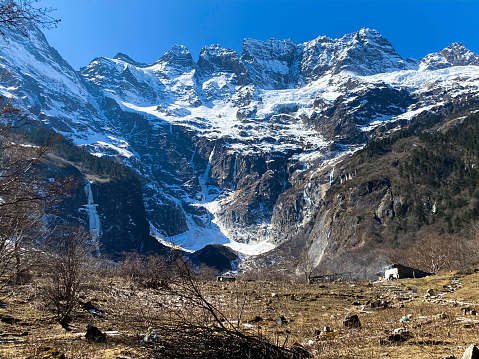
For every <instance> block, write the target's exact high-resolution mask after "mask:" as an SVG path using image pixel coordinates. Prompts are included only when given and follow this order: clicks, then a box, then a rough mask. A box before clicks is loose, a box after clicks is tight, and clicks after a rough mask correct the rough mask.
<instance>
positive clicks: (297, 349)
mask: <svg viewBox="0 0 479 359" xmlns="http://www.w3.org/2000/svg"><path fill="white" fill-rule="evenodd" d="M291 351H292V352H293V355H294V357H295V358H312V357H313V356H312V355H311V353H310V352H308V351H307V350H306V349H304V347H303V346H302V345H301V344H299V343H294V344H293V346H292V347H291Z"/></svg>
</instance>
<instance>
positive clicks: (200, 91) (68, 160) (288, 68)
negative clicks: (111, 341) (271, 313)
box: [0, 27, 479, 278]
mask: <svg viewBox="0 0 479 359" xmlns="http://www.w3.org/2000/svg"><path fill="white" fill-rule="evenodd" d="M2 31H4V33H5V38H4V39H3V40H2V43H1V50H0V58H1V60H0V61H1V63H0V66H1V68H2V71H3V72H4V73H5V74H7V75H6V76H4V77H3V78H2V81H1V83H0V96H1V99H2V101H11V103H12V104H13V105H14V106H16V107H18V108H21V109H24V110H25V111H28V112H29V113H31V115H32V117H33V118H35V119H37V120H38V121H40V122H41V123H42V125H43V126H44V127H45V128H47V129H49V130H53V131H55V132H58V133H60V134H61V135H63V137H64V140H62V146H63V152H61V151H59V152H58V153H54V154H51V155H49V156H48V158H47V160H46V161H45V171H46V172H47V173H46V175H47V176H51V177H54V176H55V175H58V174H62V175H74V176H76V178H77V179H78V183H79V186H78V188H77V190H76V192H75V194H74V196H73V197H70V198H67V199H66V200H65V201H63V202H62V203H61V204H60V208H59V214H57V216H60V217H62V218H63V219H64V220H65V221H70V222H76V223H81V224H83V225H85V226H87V227H89V228H90V232H91V233H92V236H93V237H94V238H95V239H96V240H98V241H99V244H100V247H99V248H101V250H103V251H105V252H106V253H109V254H112V255H115V254H118V253H120V252H122V251H128V250H143V251H146V250H148V251H163V250H164V246H171V245H181V248H183V249H185V251H189V252H193V251H194V253H191V254H189V255H190V256H191V258H193V259H196V260H198V261H201V262H204V263H207V264H209V265H212V266H214V267H216V268H218V269H220V270H227V269H229V268H231V266H232V265H233V267H235V266H239V267H240V268H251V267H254V266H271V267H275V268H281V269H286V270H289V271H293V272H294V271H296V272H298V273H300V272H301V273H302V272H303V271H304V270H305V268H308V270H309V269H311V268H315V267H318V268H319V267H320V268H324V270H327V271H354V272H355V273H356V275H357V276H359V277H368V278H370V277H373V275H374V273H375V272H377V271H378V270H379V269H380V268H381V267H382V266H383V265H385V264H387V263H388V261H389V254H388V253H390V252H391V251H393V250H395V249H397V248H404V246H405V245H407V244H411V243H413V242H414V241H417V240H418V238H420V237H421V236H422V235H423V233H424V231H426V230H427V231H428V232H434V233H438V234H449V235H457V236H459V237H460V238H463V239H464V241H467V239H468V238H471V236H472V235H473V234H471V232H470V231H469V230H468V229H467V228H468V227H469V226H468V224H469V223H473V221H475V220H477V219H479V205H478V202H477V197H478V196H477V192H476V187H475V184H476V182H479V180H478V178H479V174H478V173H476V171H477V168H479V159H478V155H477V154H478V152H477V151H475V148H474V147H473V146H474V144H471V146H472V147H471V148H470V147H467V146H468V145H467V144H464V143H465V142H464V143H463V142H461V141H462V140H464V136H466V137H467V135H468V134H469V135H471V136H472V135H473V134H474V133H477V131H478V130H477V125H476V123H477V120H478V118H477V117H476V115H475V113H476V112H477V111H478V108H479V106H477V105H476V104H477V103H478V100H479V56H477V55H475V54H474V53H472V52H471V51H469V50H468V49H466V48H465V47H464V46H463V45H462V44H460V43H454V44H452V45H450V46H449V47H447V48H445V49H442V50H440V51H439V52H437V53H433V54H430V55H427V56H426V57H425V58H423V59H421V60H414V59H410V58H408V59H405V60H404V59H402V58H401V56H400V55H399V54H398V53H396V51H395V50H394V48H393V46H392V45H391V44H390V43H389V41H388V40H387V39H385V38H383V37H382V36H381V35H380V34H379V33H378V32H377V31H375V30H371V29H361V30H359V31H358V32H355V33H352V34H347V35H344V36H343V37H342V38H340V39H330V38H328V37H324V36H320V37H318V38H316V39H314V40H312V41H309V42H305V43H302V44H294V43H293V42H292V41H291V40H277V39H269V40H267V41H259V40H254V39H245V40H244V42H243V50H242V54H241V55H240V54H238V53H236V52H235V51H233V50H230V49H225V48H222V47H220V46H219V45H211V46H208V47H204V48H203V49H202V50H201V53H200V55H199V58H198V60H197V61H195V59H193V57H192V55H191V54H190V52H189V51H188V49H187V48H185V47H184V46H181V45H175V46H173V47H172V48H171V50H170V51H168V52H167V53H166V54H164V55H163V56H161V58H160V59H159V60H158V61H156V62H155V63H152V64H145V63H141V62H137V61H135V60H133V59H131V58H130V57H129V56H128V55H126V54H123V53H118V54H117V55H116V56H115V57H113V58H105V57H100V58H95V59H93V60H92V61H91V63H90V64H88V65H87V66H85V67H83V68H81V69H80V70H79V71H75V70H74V69H73V68H72V67H71V66H70V65H69V64H68V63H67V62H66V61H65V60H63V59H62V57H61V56H60V55H59V54H58V53H57V51H56V50H55V49H53V48H52V47H51V46H50V45H49V44H48V42H47V41H46V39H45V37H44V35H43V33H42V32H41V31H40V30H39V29H38V28H36V27H30V28H29V29H28V36H23V35H22V34H19V33H14V32H10V31H9V30H8V29H6V30H2ZM454 131H456V132H457V133H459V134H462V135H460V136H459V135H457V136H456V137H453V132H454ZM474 131H476V132H474ZM456 132H454V133H456ZM451 136H452V137H451ZM478 138H479V137H478ZM471 143H477V141H472V142H471ZM441 144H442V145H441ZM441 151H442V152H441ZM87 152H88V153H90V154H91V155H89V154H88V153H87ZM112 161H114V162H112ZM434 161H435V162H434ZM120 164H121V165H120ZM105 168H114V171H116V172H115V173H116V174H112V171H111V170H110V171H109V172H108V171H105ZM102 171H103V172H102ZM465 181H467V183H466V182H465ZM231 262H232V263H233V264H232V263H231Z"/></svg>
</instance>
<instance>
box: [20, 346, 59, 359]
mask: <svg viewBox="0 0 479 359" xmlns="http://www.w3.org/2000/svg"><path fill="white" fill-rule="evenodd" d="M34 358H41V359H65V354H63V353H62V352H60V351H58V350H57V349H53V348H51V347H48V346H44V347H42V348H38V349H36V350H35V353H34V354H33V355H32V356H29V357H28V358H27V359H34Z"/></svg>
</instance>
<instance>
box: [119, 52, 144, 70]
mask: <svg viewBox="0 0 479 359" xmlns="http://www.w3.org/2000/svg"><path fill="white" fill-rule="evenodd" d="M113 59H114V60H120V61H124V62H126V63H129V64H130V65H133V66H137V67H145V66H147V64H144V63H140V62H137V61H135V60H133V59H132V58H131V57H130V56H128V55H127V54H124V53H122V52H119V53H117V54H116V55H115V57H113Z"/></svg>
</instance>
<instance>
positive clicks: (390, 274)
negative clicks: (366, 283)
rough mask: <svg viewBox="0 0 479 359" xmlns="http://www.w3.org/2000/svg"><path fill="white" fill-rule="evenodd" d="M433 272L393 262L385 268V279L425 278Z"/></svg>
mask: <svg viewBox="0 0 479 359" xmlns="http://www.w3.org/2000/svg"><path fill="white" fill-rule="evenodd" d="M430 275H433V273H428V272H424V271H422V270H420V269H416V268H412V267H408V266H405V265H402V264H391V265H390V266H388V267H386V269H385V270H384V279H385V280H391V279H402V278H424V277H427V276H430Z"/></svg>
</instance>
